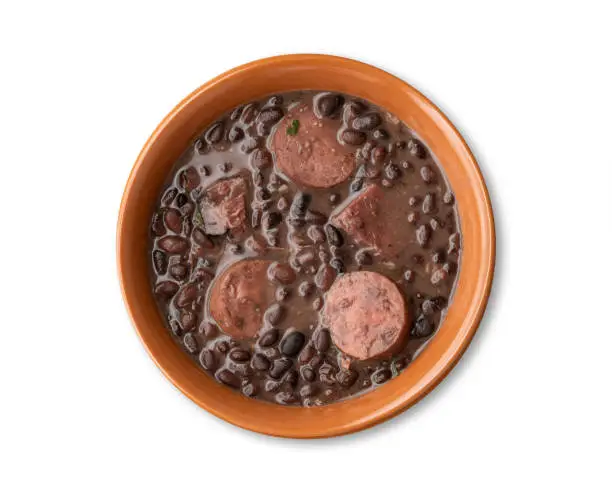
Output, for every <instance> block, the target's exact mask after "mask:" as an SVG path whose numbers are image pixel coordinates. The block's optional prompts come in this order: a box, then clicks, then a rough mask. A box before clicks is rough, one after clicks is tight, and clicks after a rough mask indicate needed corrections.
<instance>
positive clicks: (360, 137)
mask: <svg viewBox="0 0 612 493" xmlns="http://www.w3.org/2000/svg"><path fill="white" fill-rule="evenodd" d="M340 140H342V142H344V143H345V144H348V145H352V146H360V145H361V144H363V143H364V142H365V141H366V134H365V133H363V132H359V131H357V130H351V129H348V128H347V129H346V130H343V131H342V133H341V134H340Z"/></svg>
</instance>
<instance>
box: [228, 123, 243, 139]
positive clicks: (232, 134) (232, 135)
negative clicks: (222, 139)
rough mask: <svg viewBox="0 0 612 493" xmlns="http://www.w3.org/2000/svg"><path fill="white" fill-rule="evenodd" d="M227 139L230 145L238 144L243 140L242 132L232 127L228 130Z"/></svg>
mask: <svg viewBox="0 0 612 493" xmlns="http://www.w3.org/2000/svg"><path fill="white" fill-rule="evenodd" d="M227 138H228V140H229V141H230V142H231V143H235V142H240V141H241V140H242V139H244V130H242V129H241V128H240V127H238V126H236V125H234V126H233V127H232V128H230V130H229V132H228V134H227Z"/></svg>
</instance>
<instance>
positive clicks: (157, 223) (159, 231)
mask: <svg viewBox="0 0 612 493" xmlns="http://www.w3.org/2000/svg"><path fill="white" fill-rule="evenodd" d="M151 231H153V233H154V234H155V235H156V236H162V235H164V234H165V233H166V226H164V220H163V218H162V214H160V213H159V212H156V213H155V214H153V219H152V220H151Z"/></svg>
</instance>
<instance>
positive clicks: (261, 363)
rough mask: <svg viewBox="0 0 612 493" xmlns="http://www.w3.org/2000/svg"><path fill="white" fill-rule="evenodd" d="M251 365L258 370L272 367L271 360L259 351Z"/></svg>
mask: <svg viewBox="0 0 612 493" xmlns="http://www.w3.org/2000/svg"><path fill="white" fill-rule="evenodd" d="M251 366H252V367H253V369H254V370H257V371H267V370H268V368H270V360H269V359H268V358H266V356H265V355H263V354H261V353H257V354H255V355H254V356H253V359H252V360H251Z"/></svg>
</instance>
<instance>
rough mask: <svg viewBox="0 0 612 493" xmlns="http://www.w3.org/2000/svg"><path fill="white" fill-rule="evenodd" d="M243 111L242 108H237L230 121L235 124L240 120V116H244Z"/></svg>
mask: <svg viewBox="0 0 612 493" xmlns="http://www.w3.org/2000/svg"><path fill="white" fill-rule="evenodd" d="M242 109H243V107H242V106H236V107H235V108H234V109H233V110H232V112H231V113H230V120H232V121H234V122H235V121H236V120H238V118H240V115H242Z"/></svg>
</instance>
